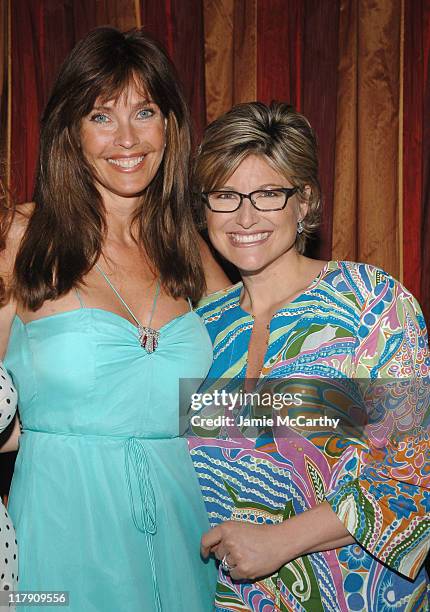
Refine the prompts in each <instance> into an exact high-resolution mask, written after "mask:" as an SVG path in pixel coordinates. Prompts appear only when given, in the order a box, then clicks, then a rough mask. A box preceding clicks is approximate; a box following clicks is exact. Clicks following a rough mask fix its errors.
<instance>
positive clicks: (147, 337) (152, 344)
mask: <svg viewBox="0 0 430 612" xmlns="http://www.w3.org/2000/svg"><path fill="white" fill-rule="evenodd" d="M95 267H96V268H97V270H98V272H99V273H100V274H101V275H102V276H103V278H104V279H105V281H106V282H107V284H108V285H109V287H110V288H111V289H112V291H113V292H114V293H115V295H116V296H117V298H118V299H119V301H120V302H121V304H122V305H123V306H124V308H125V309H126V310H127V312H128V313H129V314H130V316H131V317H132V318H133V319H134V321H135V322H136V323H137V331H138V336H139V342H140V345H141V347H142V348H144V349H145V350H146V352H147V353H153V352H154V351H155V349H156V348H157V346H158V341H159V337H160V332H159V331H158V330H156V329H154V328H153V327H151V323H152V318H153V316H154V312H155V307H156V305H157V300H158V296H159V295H160V279H157V284H156V287H155V295H154V300H153V302H152V309H151V314H150V316H149V322H148V325H147V326H145V325H142V323H141V322H140V321H139V319H138V318H137V317H136V315H135V314H134V312H133V311H132V309H131V308H130V306H129V305H128V304H127V302H126V301H125V300H124V298H123V297H122V295H121V294H120V292H119V291H118V289H117V288H116V287H115V285H114V284H113V283H112V281H111V280H110V279H109V277H108V275H107V274H106V273H105V272H104V271H103V270H102V268H101V267H100V266H99V265H98V264H95Z"/></svg>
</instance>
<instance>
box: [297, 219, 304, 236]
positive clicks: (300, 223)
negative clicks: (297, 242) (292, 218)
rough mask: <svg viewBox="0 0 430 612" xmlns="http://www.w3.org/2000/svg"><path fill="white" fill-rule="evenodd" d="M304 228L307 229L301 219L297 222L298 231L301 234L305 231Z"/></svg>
mask: <svg viewBox="0 0 430 612" xmlns="http://www.w3.org/2000/svg"><path fill="white" fill-rule="evenodd" d="M304 229H305V228H304V227H303V223H302V221H301V220H300V221H299V222H298V223H297V233H298V234H301V233H302V232H303V230H304Z"/></svg>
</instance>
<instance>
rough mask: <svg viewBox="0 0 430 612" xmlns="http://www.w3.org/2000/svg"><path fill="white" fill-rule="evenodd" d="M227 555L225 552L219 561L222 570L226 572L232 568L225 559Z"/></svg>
mask: <svg viewBox="0 0 430 612" xmlns="http://www.w3.org/2000/svg"><path fill="white" fill-rule="evenodd" d="M227 555H228V553H226V554H225V555H224V556H223V558H222V561H221V568H222V570H223V571H224V572H227V573H228V572H229V571H230V570H232V569H233V567H234V565H230V564H229V563H228V561H227Z"/></svg>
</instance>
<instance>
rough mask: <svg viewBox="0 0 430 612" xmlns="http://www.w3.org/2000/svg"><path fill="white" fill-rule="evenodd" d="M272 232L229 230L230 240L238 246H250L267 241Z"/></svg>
mask: <svg viewBox="0 0 430 612" xmlns="http://www.w3.org/2000/svg"><path fill="white" fill-rule="evenodd" d="M271 233H272V232H252V234H251V233H246V234H244V233H237V232H229V233H228V237H229V239H230V242H231V243H232V244H233V245H234V246H236V247H249V246H255V245H259V244H262V243H263V242H266V240H267V239H268V238H269V236H270V234H271Z"/></svg>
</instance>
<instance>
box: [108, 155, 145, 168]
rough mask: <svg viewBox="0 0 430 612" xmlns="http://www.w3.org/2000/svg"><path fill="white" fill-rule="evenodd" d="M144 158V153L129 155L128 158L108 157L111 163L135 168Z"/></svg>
mask: <svg viewBox="0 0 430 612" xmlns="http://www.w3.org/2000/svg"><path fill="white" fill-rule="evenodd" d="M143 160H144V155H141V156H140V157H129V158H127V159H125V158H124V159H111V158H109V159H108V162H109V163H110V164H115V166H120V167H121V168H134V167H135V166H137V164H140V162H141V161H143Z"/></svg>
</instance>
